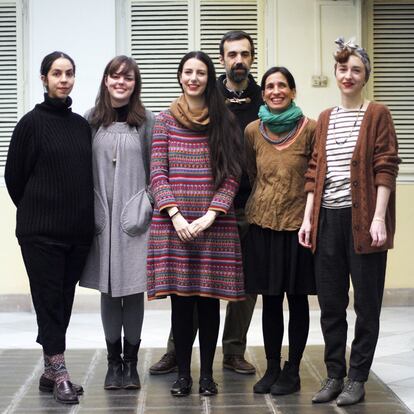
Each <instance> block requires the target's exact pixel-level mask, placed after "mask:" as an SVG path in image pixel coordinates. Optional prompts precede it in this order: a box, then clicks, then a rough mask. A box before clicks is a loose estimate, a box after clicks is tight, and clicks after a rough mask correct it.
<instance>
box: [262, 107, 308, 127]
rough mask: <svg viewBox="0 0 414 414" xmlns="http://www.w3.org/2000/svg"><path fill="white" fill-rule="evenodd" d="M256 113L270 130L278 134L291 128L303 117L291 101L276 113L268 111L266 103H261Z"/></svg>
mask: <svg viewBox="0 0 414 414" xmlns="http://www.w3.org/2000/svg"><path fill="white" fill-rule="evenodd" d="M258 115H259V118H260V119H261V120H262V121H263V123H264V124H265V125H266V127H267V128H269V129H270V131H272V132H273V133H274V134H280V133H281V132H286V131H290V130H292V129H293V128H294V127H295V125H296V123H297V122H298V121H299V120H300V119H301V118H302V117H303V112H302V110H301V109H300V108H299V107H298V106H296V104H295V102H293V101H292V102H291V104H290V105H289V106H288V107H287V108H286V109H285V110H284V111H281V112H278V113H273V112H270V110H269V108H268V106H267V105H262V106H261V107H260V109H259V114H258Z"/></svg>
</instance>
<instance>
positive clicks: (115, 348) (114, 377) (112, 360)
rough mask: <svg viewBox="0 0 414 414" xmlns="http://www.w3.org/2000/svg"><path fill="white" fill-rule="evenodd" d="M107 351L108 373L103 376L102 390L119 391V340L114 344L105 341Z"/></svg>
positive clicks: (120, 378) (120, 351) (120, 345)
mask: <svg viewBox="0 0 414 414" xmlns="http://www.w3.org/2000/svg"><path fill="white" fill-rule="evenodd" d="M106 349H107V350H108V357H107V358H108V371H107V372H106V376H105V383H104V388H105V389H106V390H119V389H121V388H122V358H121V354H122V343H121V338H119V339H118V340H117V341H116V342H115V343H111V342H109V341H108V340H106Z"/></svg>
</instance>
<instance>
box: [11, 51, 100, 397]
mask: <svg viewBox="0 0 414 414" xmlns="http://www.w3.org/2000/svg"><path fill="white" fill-rule="evenodd" d="M40 74H41V79H42V82H43V86H44V88H45V95H44V101H43V102H42V103H40V104H38V105H36V106H35V107H34V109H33V110H32V111H30V112H28V113H27V114H26V115H25V116H24V117H23V118H22V119H21V120H20V121H19V122H18V124H17V125H16V128H15V129H14V131H13V136H12V139H11V142H10V148H9V153H8V156H7V163H6V171H5V180H6V185H7V190H8V191H9V194H10V197H11V198H12V200H13V202H14V204H15V205H16V207H17V218H16V236H17V238H18V240H19V244H20V247H21V251H22V256H23V260H24V264H25V266H26V271H27V274H28V276H29V281H30V292H31V295H32V301H33V305H34V308H35V311H36V317H37V325H38V336H37V342H38V343H39V344H41V345H42V348H43V356H44V364H45V370H44V373H43V374H42V376H41V377H40V381H39V389H40V391H43V392H53V394H54V397H55V399H56V401H58V402H60V403H64V404H78V403H79V399H78V395H80V394H82V393H83V388H82V387H81V386H80V385H76V384H73V383H72V382H71V381H70V377H69V374H68V371H67V370H66V365H65V357H64V352H65V348H66V330H67V327H68V325H69V320H70V316H71V312H72V304H73V298H74V295H75V286H76V284H77V283H78V281H79V279H80V277H81V274H82V270H83V267H84V265H85V261H86V258H87V255H88V252H89V248H90V244H91V241H92V238H93V226H94V220H93V178H92V154H91V131H90V128H89V125H88V123H87V122H86V121H85V119H84V118H83V117H81V116H80V115H78V114H75V113H73V112H72V109H71V108H70V107H71V105H72V100H71V98H70V97H69V94H70V93H71V91H72V88H73V85H74V83H75V63H74V62H73V60H72V58H71V57H69V56H68V55H67V54H65V53H62V52H52V53H50V54H48V55H47V56H45V58H44V59H43V61H42V64H41V67H40Z"/></svg>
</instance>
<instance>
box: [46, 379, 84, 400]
mask: <svg viewBox="0 0 414 414" xmlns="http://www.w3.org/2000/svg"><path fill="white" fill-rule="evenodd" d="M54 385H55V381H53V380H51V379H49V378H47V377H45V376H44V375H42V376H41V377H40V378H39V391H42V392H53V386H54ZM72 387H73V389H74V390H75V391H76V394H78V395H82V394H83V387H82V385H78V384H74V383H73V382H72Z"/></svg>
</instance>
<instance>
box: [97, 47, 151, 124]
mask: <svg viewBox="0 0 414 414" xmlns="http://www.w3.org/2000/svg"><path fill="white" fill-rule="evenodd" d="M121 66H123V67H122V71H121V74H122V75H126V74H127V73H128V72H130V71H131V70H132V71H133V72H134V77H135V87H134V91H133V92H132V95H131V96H130V98H129V103H128V115H127V120H126V122H127V124H129V125H131V126H136V127H138V126H140V125H142V123H143V122H144V121H145V108H144V105H142V102H141V86H142V82H141V74H140V72H139V69H138V65H137V63H136V62H135V60H134V59H132V58H130V57H128V56H124V55H120V56H116V57H114V58H113V59H112V60H111V61H110V62H109V63H108V64H107V65H106V67H105V70H104V73H103V76H102V80H101V85H100V87H99V91H98V96H97V97H96V100H95V108H94V109H93V111H92V115H91V118H90V120H89V122H90V124H91V125H92V126H93V127H95V128H99V126H101V125H103V126H104V127H107V126H108V125H110V124H111V123H112V122H115V121H116V116H117V115H116V111H115V109H114V108H113V107H112V105H111V97H110V95H109V92H108V88H107V87H106V85H105V80H106V78H107V76H108V75H109V76H112V75H113V74H114V73H116V72H117V71H118V70H119V68H120V67H121Z"/></svg>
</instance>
